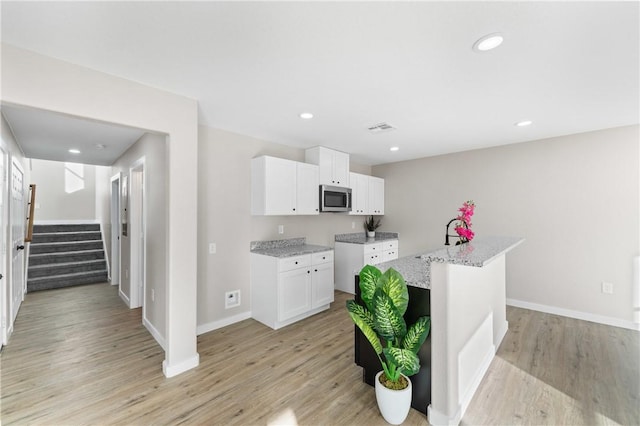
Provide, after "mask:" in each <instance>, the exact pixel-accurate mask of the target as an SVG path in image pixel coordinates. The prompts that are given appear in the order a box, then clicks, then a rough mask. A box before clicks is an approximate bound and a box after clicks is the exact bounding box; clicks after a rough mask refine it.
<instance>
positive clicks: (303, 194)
mask: <svg viewBox="0 0 640 426" xmlns="http://www.w3.org/2000/svg"><path fill="white" fill-rule="evenodd" d="M318 185H319V184H318V167H317V166H314V165H313V164H306V163H299V162H297V161H291V160H285V159H283V158H275V157H268V156H262V157H257V158H254V159H253V160H251V214H253V215H294V214H318Z"/></svg>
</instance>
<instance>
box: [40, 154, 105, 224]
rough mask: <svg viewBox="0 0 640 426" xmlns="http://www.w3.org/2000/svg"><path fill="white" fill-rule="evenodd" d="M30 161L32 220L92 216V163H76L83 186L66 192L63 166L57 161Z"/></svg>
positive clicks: (86, 218)
mask: <svg viewBox="0 0 640 426" xmlns="http://www.w3.org/2000/svg"><path fill="white" fill-rule="evenodd" d="M30 161H31V183H33V184H35V185H36V210H35V213H34V219H35V220H36V221H49V220H86V221H94V220H95V219H96V166H90V165H84V164H79V165H77V166H78V167H81V168H82V171H83V176H82V178H83V180H84V188H83V189H80V190H77V191H74V192H67V190H66V183H67V182H66V178H65V176H66V175H65V172H66V170H65V169H66V165H65V163H63V162H60V161H47V160H36V159H32V160H30Z"/></svg>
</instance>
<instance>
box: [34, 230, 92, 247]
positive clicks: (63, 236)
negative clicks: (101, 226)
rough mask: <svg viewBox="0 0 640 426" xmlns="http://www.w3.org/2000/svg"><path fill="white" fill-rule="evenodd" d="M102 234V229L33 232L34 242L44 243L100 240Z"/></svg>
mask: <svg viewBox="0 0 640 426" xmlns="http://www.w3.org/2000/svg"><path fill="white" fill-rule="evenodd" d="M101 238H102V234H101V233H100V231H98V232H94V231H81V232H51V233H39V234H33V239H32V240H31V242H32V244H42V243H58V242H71V241H92V240H100V239H101Z"/></svg>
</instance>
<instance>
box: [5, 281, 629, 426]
mask: <svg viewBox="0 0 640 426" xmlns="http://www.w3.org/2000/svg"><path fill="white" fill-rule="evenodd" d="M350 297H351V296H350V295H348V294H345V293H341V292H336V301H335V303H333V304H332V307H331V309H330V310H329V311H327V312H324V313H321V314H318V315H315V316H313V317H311V318H308V319H306V320H304V321H301V322H299V323H296V324H294V325H292V326H289V327H285V328H284V329H282V330H278V331H274V330H271V329H269V328H267V327H265V326H263V325H262V324H260V323H258V322H256V321H254V320H246V321H242V322H240V323H237V324H234V325H231V326H229V327H225V328H223V329H220V330H216V331H213V332H210V333H207V334H204V335H202V336H200V337H199V338H198V352H199V354H200V365H199V366H198V367H197V368H196V369H194V370H191V371H189V372H187V373H184V374H182V375H179V376H177V377H173V378H170V379H167V378H165V377H164V376H163V374H162V369H161V363H162V360H163V359H164V353H163V351H162V349H161V348H160V347H159V346H158V345H157V343H156V342H155V341H154V340H153V338H152V337H151V336H150V335H149V333H148V332H147V331H146V329H145V328H144V327H143V326H142V325H141V318H140V315H141V313H140V310H139V309H137V310H129V309H128V308H127V307H126V306H125V305H124V303H123V302H122V301H121V300H120V299H119V297H118V295H117V289H116V288H115V287H112V286H109V285H108V284H99V285H90V286H81V287H72V288H67V289H60V290H51V291H43V292H37V293H31V294H27V296H26V299H25V302H24V303H23V306H22V308H21V310H20V313H19V315H18V319H17V322H16V325H15V332H14V334H13V336H12V337H11V340H10V342H9V345H8V346H7V347H5V348H4V350H3V352H2V355H0V379H1V382H0V386H1V391H0V394H1V401H0V404H1V411H0V413H1V421H2V423H3V424H4V425H10V424H19V425H24V424H27V425H30V424H43V425H84V424H100V425H111V424H114V425H118V424H123V425H125V424H126V425H148V424H171V425H174V424H207V425H270V424H273V425H275V424H296V423H297V424H299V425H368V426H375V425H384V424H386V423H385V422H384V420H383V419H382V418H381V416H380V414H379V412H378V410H377V408H376V402H375V395H374V391H373V388H371V387H369V386H368V385H366V384H364V383H362V381H361V369H360V368H359V367H357V366H356V365H355V364H354V363H353V325H352V323H351V320H350V319H349V317H348V316H347V315H346V311H345V308H344V303H345V300H347V299H348V298H350ZM507 314H508V320H509V322H510V330H509V333H508V334H507V337H506V338H505V341H504V342H503V344H502V346H501V348H500V351H499V353H498V356H497V357H496V358H495V360H494V362H493V363H492V365H491V367H490V369H489V372H488V373H487V375H486V376H485V378H484V380H483V382H482V384H481V386H480V388H479V390H478V392H477V394H476V396H475V397H474V399H473V401H472V402H471V405H470V407H469V409H468V411H467V413H466V415H465V417H464V418H463V421H462V424H465V425H471V424H585V425H587V424H588V425H591V424H615V423H620V424H640V414H639V413H638V386H639V385H638V375H639V374H638V373H639V372H638V333H637V332H632V331H629V330H622V329H617V328H613V327H606V326H600V325H597V324H592V323H587V322H582V321H576V320H570V319H567V318H561V317H556V316H552V315H547V314H541V313H537V312H532V311H527V310H523V309H516V308H509V309H508V312H507ZM405 424H407V425H426V424H427V420H426V418H425V416H424V415H423V414H422V413H420V412H418V411H415V410H411V413H410V414H409V417H408V419H407V421H406V422H405Z"/></svg>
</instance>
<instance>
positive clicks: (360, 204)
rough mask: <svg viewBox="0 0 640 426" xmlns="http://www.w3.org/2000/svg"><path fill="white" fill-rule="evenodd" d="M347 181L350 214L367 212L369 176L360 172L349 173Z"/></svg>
mask: <svg viewBox="0 0 640 426" xmlns="http://www.w3.org/2000/svg"><path fill="white" fill-rule="evenodd" d="M349 183H350V184H351V200H352V205H351V211H350V212H349V214H351V215H364V214H367V211H368V209H367V204H368V201H369V176H367V175H361V174H360V173H350V174H349Z"/></svg>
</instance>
